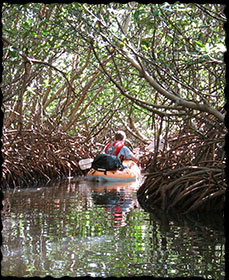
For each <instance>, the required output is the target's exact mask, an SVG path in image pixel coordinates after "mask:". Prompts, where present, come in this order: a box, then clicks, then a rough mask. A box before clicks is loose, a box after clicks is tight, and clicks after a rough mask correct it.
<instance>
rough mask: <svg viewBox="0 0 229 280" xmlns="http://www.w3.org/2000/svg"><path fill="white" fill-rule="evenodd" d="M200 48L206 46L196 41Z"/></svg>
mask: <svg viewBox="0 0 229 280" xmlns="http://www.w3.org/2000/svg"><path fill="white" fill-rule="evenodd" d="M194 42H195V43H196V44H197V45H198V46H199V47H201V48H203V47H204V46H203V44H202V43H200V42H199V41H194Z"/></svg>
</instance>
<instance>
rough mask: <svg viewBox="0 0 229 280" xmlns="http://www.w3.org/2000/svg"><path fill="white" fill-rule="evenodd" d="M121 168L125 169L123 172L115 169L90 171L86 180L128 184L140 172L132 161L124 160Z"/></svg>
mask: <svg viewBox="0 0 229 280" xmlns="http://www.w3.org/2000/svg"><path fill="white" fill-rule="evenodd" d="M123 166H124V167H125V168H124V169H123V170H120V169H116V170H110V171H105V170H103V169H100V170H95V169H93V168H92V169H90V170H89V172H88V173H87V176H86V177H87V179H88V180H93V181H110V182H112V181H114V182H117V181H124V182H130V181H135V180H137V179H138V178H139V177H140V175H141V171H140V168H139V167H138V165H137V164H136V163H135V162H134V161H132V160H124V161H123Z"/></svg>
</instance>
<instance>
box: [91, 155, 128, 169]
mask: <svg viewBox="0 0 229 280" xmlns="http://www.w3.org/2000/svg"><path fill="white" fill-rule="evenodd" d="M92 168H93V169H96V170H99V169H102V170H106V171H107V170H115V169H119V168H121V169H122V168H123V165H122V162H121V160H120V159H119V158H118V157H116V156H113V155H108V154H99V155H97V156H96V157H95V158H94V161H93V162H92Z"/></svg>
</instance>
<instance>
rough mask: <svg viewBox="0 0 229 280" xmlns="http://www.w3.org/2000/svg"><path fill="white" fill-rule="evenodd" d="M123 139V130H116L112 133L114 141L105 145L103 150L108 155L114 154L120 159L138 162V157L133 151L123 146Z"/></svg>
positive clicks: (124, 135)
mask: <svg viewBox="0 0 229 280" xmlns="http://www.w3.org/2000/svg"><path fill="white" fill-rule="evenodd" d="M125 140H126V134H125V132H124V131H121V130H119V131H117V132H116V133H115V135H114V141H113V142H111V143H108V144H107V145H106V147H105V149H104V152H105V153H106V154H109V155H115V156H117V157H118V158H120V159H121V160H125V159H130V160H133V161H135V162H138V159H137V157H136V156H135V155H134V154H133V152H131V150H130V149H129V148H128V147H127V146H125V144H124V143H125Z"/></svg>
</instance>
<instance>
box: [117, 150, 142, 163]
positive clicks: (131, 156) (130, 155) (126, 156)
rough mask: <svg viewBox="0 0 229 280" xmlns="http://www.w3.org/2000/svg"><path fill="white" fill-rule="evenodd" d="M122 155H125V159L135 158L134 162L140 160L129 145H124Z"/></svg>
mask: <svg viewBox="0 0 229 280" xmlns="http://www.w3.org/2000/svg"><path fill="white" fill-rule="evenodd" d="M120 155H123V156H124V159H130V160H133V161H134V162H138V158H137V157H136V156H135V155H134V154H133V153H132V152H131V150H130V149H129V148H128V147H127V146H124V147H123V148H122V149H121V151H120Z"/></svg>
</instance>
